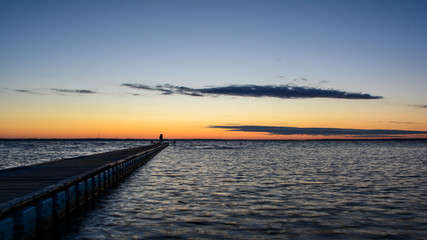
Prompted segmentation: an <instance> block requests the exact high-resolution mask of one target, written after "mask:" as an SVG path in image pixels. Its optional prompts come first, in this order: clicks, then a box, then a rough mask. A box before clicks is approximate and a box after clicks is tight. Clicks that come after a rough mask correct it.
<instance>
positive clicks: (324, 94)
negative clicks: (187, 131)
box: [122, 83, 383, 99]
mask: <svg viewBox="0 0 427 240" xmlns="http://www.w3.org/2000/svg"><path fill="white" fill-rule="evenodd" d="M122 86H126V87H130V88H134V89H141V90H149V91H157V92H160V93H161V94H163V95H173V94H180V95H187V96H194V97H204V96H219V95H225V96H239V97H274V98H284V99H295V98H339V99H381V98H383V97H381V96H373V95H370V94H367V93H358V92H347V91H341V90H335V89H320V88H312V87H301V86H291V85H229V86H223V87H206V88H190V87H184V86H175V85H171V84H162V85H156V86H149V85H145V84H132V83H123V84H122Z"/></svg>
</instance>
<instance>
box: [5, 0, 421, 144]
mask: <svg viewBox="0 0 427 240" xmlns="http://www.w3.org/2000/svg"><path fill="white" fill-rule="evenodd" d="M426 43H427V1H423V0H370V1H368V0H346V1H338V0H320V1H319V0H298V1H296V0H295V1H292V0H280V1H279V0H277V1H275V0H264V1H260V0H247V1H243V0H227V1H225V0H211V1H207V0H206V1H202V0H199V1H191V0H181V1H172V0H170V1H165V0H156V1H154V0H153V1H150V0H141V1H136V0H135V1H133V0H123V1H109V0H106V1H95V0H88V1H82V0H74V1H71V0H70V1H66V0H63V1H61V0H59V1H53V0H44V1H43V0H40V1H29V0H28V1H25V0H21V1H10V0H3V1H0V138H98V137H100V138H158V136H159V134H160V133H162V134H163V135H164V137H165V138H169V139H194V138H207V139H324V138H339V139H341V138H369V139H371V138H414V137H424V138H425V137H427V94H426V90H427V78H426V77H427V44H426Z"/></svg>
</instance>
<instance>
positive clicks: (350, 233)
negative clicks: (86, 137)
mask: <svg viewBox="0 0 427 240" xmlns="http://www.w3.org/2000/svg"><path fill="white" fill-rule="evenodd" d="M82 144H84V143H82ZM87 151H93V150H87ZM426 173H427V142H426V141H180V142H178V143H177V145H176V146H169V147H168V148H166V149H165V150H164V151H163V152H161V153H160V154H159V155H157V156H156V157H155V158H154V159H152V160H151V161H150V162H148V163H147V164H146V165H144V166H143V167H142V168H140V169H138V170H137V171H136V172H134V173H133V174H132V175H131V176H130V177H129V178H127V179H126V180H125V181H124V182H122V183H121V184H120V185H119V186H118V188H116V189H114V190H113V192H112V193H111V194H110V195H108V196H107V197H105V198H104V199H102V200H101V201H100V202H99V204H98V207H97V209H96V210H94V211H92V212H90V213H88V214H87V215H88V216H87V217H86V218H84V219H82V221H81V222H80V225H79V227H78V229H77V230H76V231H75V232H72V233H70V234H69V235H68V236H66V237H65V239H168V238H172V239H366V238H384V239H425V238H426V236H427V229H426V226H427V220H426V219H427V214H426V212H427V211H426V210H427V197H426V196H427V174H426Z"/></svg>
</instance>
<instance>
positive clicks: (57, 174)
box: [0, 145, 157, 205]
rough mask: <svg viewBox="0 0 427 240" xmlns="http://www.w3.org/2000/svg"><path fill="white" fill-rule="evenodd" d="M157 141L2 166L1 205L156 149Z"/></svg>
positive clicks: (0, 182) (0, 174) (0, 177)
mask: <svg viewBox="0 0 427 240" xmlns="http://www.w3.org/2000/svg"><path fill="white" fill-rule="evenodd" d="M156 146H157V145H147V146H142V147H137V148H131V149H124V150H118V151H113V152H106V153H99V154H94V155H89V156H81V157H76V158H69V159H61V160H56V161H50V162H45V163H40V164H36V165H30V166H25V167H19V168H12V169H4V170H0V205H1V204H2V203H4V202H7V201H10V200H13V199H15V198H19V197H22V196H24V195H26V194H29V193H32V192H35V191H37V190H40V189H42V188H44V187H47V186H50V185H53V184H56V183H58V182H61V181H62V180H65V179H67V178H70V177H73V176H79V175H81V174H84V173H86V172H88V171H90V170H92V169H95V168H98V167H102V166H105V165H108V164H111V163H115V162H117V161H119V160H123V159H125V158H129V157H132V156H135V155H138V154H143V153H145V152H146V151H149V150H152V149H153V148H155V147H156Z"/></svg>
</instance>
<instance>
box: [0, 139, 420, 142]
mask: <svg viewBox="0 0 427 240" xmlns="http://www.w3.org/2000/svg"><path fill="white" fill-rule="evenodd" d="M172 140H176V141H266V142H267V141H427V138H375V139H369V138H354V139H339V138H336V139H201V138H193V139H165V141H172ZM0 141H158V139H146V138H141V139H139V138H0Z"/></svg>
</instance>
